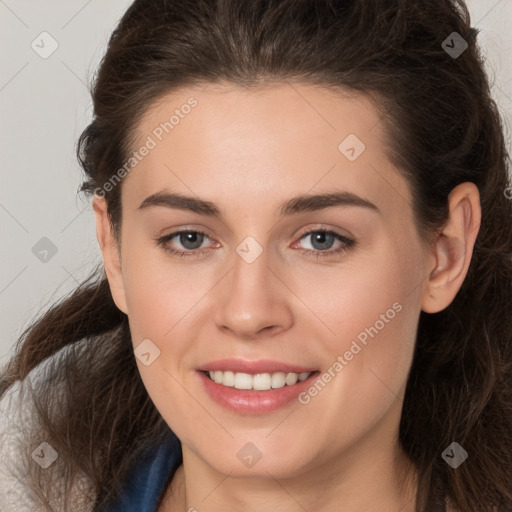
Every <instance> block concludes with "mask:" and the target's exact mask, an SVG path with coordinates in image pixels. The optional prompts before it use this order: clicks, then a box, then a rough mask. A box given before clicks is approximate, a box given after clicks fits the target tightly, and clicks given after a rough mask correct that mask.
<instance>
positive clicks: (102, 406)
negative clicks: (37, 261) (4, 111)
mask: <svg viewBox="0 0 512 512" xmlns="http://www.w3.org/2000/svg"><path fill="white" fill-rule="evenodd" d="M92 95H93V102H94V119H93V121H92V123H91V124H90V125H89V126H88V127H87V128H86V129H85V131H84V132H83V134H82V136H81V138H80V140H79V147H78V156H79V159H80V162H81V164H82V166H83V168H84V171H85V173H86V180H85V182H84V184H83V187H82V190H83V191H85V192H86V193H88V194H90V195H92V196H93V197H92V203H93V207H94V212H95V219H96V226H97V236H98V242H99V245H100V248H101V251H102V256H103V267H102V268H100V269H99V270H98V272H97V274H95V275H94V276H91V278H90V279H89V280H88V281H87V282H85V283H83V284H82V285H81V286H80V287H79V288H78V289H77V290H76V291H75V292H74V293H73V294H71V295H70V296H69V297H68V298H66V299H65V300H63V301H62V302H60V303H59V304H56V305H55V306H53V307H52V309H50V310H49V311H48V312H46V313H45V314H44V315H43V316H42V317H41V318H39V319H37V320H36V321H35V322H34V323H33V325H32V326H30V327H29V328H28V329H27V331H26V332H25V333H24V334H23V336H22V337H21V339H20V342H19V346H18V350H17V353H16V355H15V357H14V358H13V359H12V360H11V361H10V363H9V365H8V366H7V367H6V368H5V369H4V371H3V373H2V379H1V385H0V394H1V395H3V396H4V398H3V406H2V410H3V411H4V412H6V413H8V415H9V418H10V421H12V424H10V425H9V427H10V428H9V429H8V428H7V427H6V429H5V431H6V433H5V434H4V452H6V453H7V452H8V449H9V450H10V452H9V453H12V452H16V450H18V452H16V453H18V454H19V459H18V460H17V462H18V466H19V467H20V468H21V469H20V468H18V469H17V470H16V468H14V469H13V470H12V473H15V471H17V475H18V477H19V479H20V480H21V481H22V483H23V484H24V486H25V487H19V486H15V485H14V484H13V487H12V489H10V491H9V492H10V493H11V495H12V493H14V492H18V497H15V498H12V499H11V502H9V503H8V502H7V498H5V505H4V506H3V508H2V510H4V509H8V507H9V506H11V505H10V503H12V502H15V504H16V506H18V507H20V506H21V503H22V502H23V500H25V502H27V503H28V500H29V498H28V496H30V500H31V501H30V505H28V504H27V509H30V510H33V509H34V508H35V507H36V506H37V507H39V509H41V510H95V511H110V512H112V511H120V510H148V511H149V510H152V511H156V510H157V511H158V512H170V511H175V510H188V511H193V510H197V511H203V510H204V511H209V512H213V511H217V510H223V511H224V510H229V511H234V510H244V511H253V512H260V511H267V510H280V511H281V510H282V511H287V512H295V511H300V510H309V511H313V510H314V511H320V512H323V511H334V510H344V511H346V512H355V511H361V510H368V511H384V510H386V511H387V510H389V511H398V510H400V511H402V512H405V511H411V512H413V511H415V512H420V511H428V512H430V511H450V512H455V511H457V512H473V511H478V512H483V511H499V512H501V511H509V510H512V481H511V480H512V478H511V473H512V472H511V471H510V468H511V467H512V437H511V434H510V432H511V428H512V407H511V406H512V393H511V384H512V382H511V364H512V352H511V351H512V343H511V342H512V322H511V318H510V314H509V311H510V306H511V304H512V286H511V285H512V259H511V256H512V209H511V203H510V200H509V199H508V197H507V190H510V188H509V187H510V181H509V179H508V175H507V153H506V149H505V144H504V138H503V133H502V128H501V122H500V116H499V114H498V112H497V109H496V106H495V104H494V102H493V101H492V99H491V97H490V94H489V85H488V82H487V78H486V76H485V73H484V70H483V64H482V59H481V56H480V54H479V50H478V47H477V45H476V41H475V31H474V30H472V29H471V28H470V21H469V15H468V12H467V9H466V7H465V5H464V4H463V2H462V1H459V2H456V1H448V0H438V1H436V2H413V1H400V2H387V3H384V2H380V1H378V2H377V1H368V0H366V1H363V0H359V1H357V0H353V1H339V2H338V1H334V0H331V1H324V2H317V1H306V0H304V1H294V0H284V1H280V2H277V1H251V2H240V1H235V0H223V1H213V0H212V1H201V2H199V1H197V2H190V1H188V2H180V1H169V0H160V1H158V0H152V1H151V2H150V1H148V0H136V1H135V2H134V3H133V4H132V6H131V7H130V8H129V10H128V11H127V13H126V14H125V16H124V17H123V19H122V20H121V21H120V23H119V25H118V27H117V28H116V29H115V31H114V33H113V35H112V38H111V40H110V43H109V46H108V49H107V52H106V55H105V57H104V59H103V61H102V63H101V66H100V69H99V73H98V76H97V78H96V81H95V84H94V88H93V93H92ZM50 356H51V357H50ZM7 399H9V400H10V401H9V402H7ZM27 403H28V404H31V405H30V407H31V408H29V407H28V405H26V404H27ZM16 404H25V405H24V407H27V409H26V411H25V412H23V410H22V409H21V407H20V408H16V407H15V406H16ZM15 410H20V414H25V416H20V419H18V416H15V415H14V412H13V411H15ZM7 432H14V433H15V434H12V437H8V435H11V434H8V433H7ZM16 443H20V444H19V445H17V444H16ZM5 495H6V496H7V495H8V493H6V494H5ZM25 502H24V503H25ZM30 506H31V507H32V508H30ZM14 509H15V508H13V510H14ZM19 509H20V508H16V509H15V510H19ZM39 509H38V510H39Z"/></svg>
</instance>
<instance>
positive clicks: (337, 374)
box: [109, 84, 432, 478]
mask: <svg viewBox="0 0 512 512" xmlns="http://www.w3.org/2000/svg"><path fill="white" fill-rule="evenodd" d="M191 98H193V99H191ZM186 105H189V107H186ZM172 115H174V118H171V116H172ZM170 119H171V121H169V120H170ZM166 122H167V125H166V124H165V123H166ZM383 134H384V127H383V125H382V122H381V121H380V117H379V115H378V113H377V111H376V110H375V108H374V107H373V105H372V103H370V101H369V100H368V99H366V98H365V97H364V96H361V95H356V94H349V93H341V92H334V91H332V90H331V91H327V90H324V89H321V88H319V87H315V86H312V85H306V84H293V86H292V85H290V84H275V85H272V86H268V87H266V88H264V89H262V90H259V91H255V90H250V91H249V90H243V89H241V88H236V87H228V86H227V85H209V86H208V87H207V88H203V89H201V88H190V89H186V90H182V91H179V92H173V93H172V94H169V95H168V96H166V97H164V98H163V99H162V100H161V101H159V103H158V104H157V105H154V106H152V108H151V109H150V110H148V112H147V114H146V115H145V117H144V118H143V119H142V120H141V122H140V123H139V125H138V129H137V135H138V140H137V143H136V144H135V146H134V148H133V150H134V151H135V150H138V151H139V155H142V154H143V153H144V155H143V156H141V158H140V161H138V163H137V165H136V166H135V167H134V168H133V170H130V172H129V173H128V175H127V177H126V178H125V180H124V182H123V184H122V210H123V213H122V228H121V245H120V254H121V262H120V267H119V274H118V275H117V276H115V275H114V274H113V273H112V272H111V273H110V275H109V278H110V281H111V286H112V290H113V296H114V299H115V301H116V303H117V304H118V306H119V307H120V308H121V309H123V310H124V311H125V312H126V313H127V314H128V317H129V323H130V329H131V333H132V338H133V345H134V349H135V353H136V354H137V355H138V357H137V365H138V367H139V370H140V374H141V376H142V379H143V381H144V384H145V386H146V388H147V391H148V393H149V396H150V397H151V399H152V400H153V402H154V403H155V405H156V407H157V408H158V410H159V411H160V413H161V415H162V416H163V418H164V419H165V421H166V422H167V423H168V425H169V426H170V428H171V429H172V430H173V431H174V432H175V433H176V434H177V436H178V437H179V438H180V439H181V441H182V445H183V448H184V451H185V450H186V451H187V453H188V454H190V456H191V457H192V456H193V457H195V458H196V459H197V460H200V461H202V463H204V464H207V465H209V466H210V467H211V468H214V469H215V470H218V471H221V472H223V473H231V475H232V476H236V475H240V476H243V475H251V476H264V477H268V474H269V473H270V474H272V475H273V476H274V477H276V478H278V477H281V478H284V477H291V476H293V475H297V474H298V473H300V472H306V471H313V470H314V469H315V468H317V467H319V466H321V465H323V464H326V463H334V461H340V460H348V459H350V456H351V454H352V455H353V456H354V457H355V454H356V453H357V454H361V453H365V454H366V455H367V456H370V457H371V456H372V454H373V455H374V456H377V454H378V453H379V450H381V449H382V447H383V446H391V445H392V444H393V443H394V442H395V441H394V439H395V436H396V432H397V429H398V422H399V418H400V413H401V405H402V402H401V399H402V397H403V392H404V390H405V385H406V381H407V377H408V373H409V369H410V366H411V362H412V356H413V349H414V344H415V335H416V329H417V322H418V317H419V313H420V310H421V303H422V297H423V295H424V293H425V290H424V285H423V280H424V278H425V276H426V275H427V274H428V272H429V267H430V266H431V263H432V261H431V260H430V259H429V258H430V257H429V256H428V252H427V251H426V250H425V246H424V244H423V243H422V241H421V239H420V237H419V235H418V233H417V230H416V228H415V223H414V219H413V214H412V209H411V203H412V201H413V200H412V197H411V193H410V190H409V186H408V183H407V182H406V181H405V179H404V178H403V177H401V175H400V174H399V173H398V170H397V169H395V168H394V167H393V166H392V165H391V163H390V162H389V161H388V159H387V156H386V147H385V146H384V142H383V140H384V135H383ZM142 146H146V148H148V150H141V148H142ZM171 194H179V195H181V196H187V197H190V199H189V200H185V199H181V200H180V201H178V200H177V199H176V197H174V198H173V197H172V196H171ZM326 194H330V195H331V196H325V195H326ZM313 196H319V197H316V198H312V197H313ZM322 196H324V197H322ZM294 198H299V199H294ZM308 198H310V199H309V200H308ZM311 198H312V199H311ZM201 202H206V203H205V204H203V203H201ZM184 231H186V232H188V234H187V233H183V232H184ZM173 251H175V252H173ZM208 370H211V371H214V370H215V371H217V373H212V377H213V379H216V380H217V382H214V381H212V380H211V379H210V377H209V376H208V375H207V371H208ZM222 370H223V371H224V372H222ZM256 374H258V376H255V375H256ZM295 380H297V382H296V383H294V382H295ZM233 384H234V385H235V386H233ZM283 384H284V386H283ZM272 386H275V387H274V388H272ZM251 387H252V388H257V389H239V388H251ZM297 447H301V449H297ZM342 455H346V457H342ZM259 457H261V458H260V460H257V459H258V458H259ZM254 461H256V462H254Z"/></svg>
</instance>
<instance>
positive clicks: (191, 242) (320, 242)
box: [155, 229, 356, 258]
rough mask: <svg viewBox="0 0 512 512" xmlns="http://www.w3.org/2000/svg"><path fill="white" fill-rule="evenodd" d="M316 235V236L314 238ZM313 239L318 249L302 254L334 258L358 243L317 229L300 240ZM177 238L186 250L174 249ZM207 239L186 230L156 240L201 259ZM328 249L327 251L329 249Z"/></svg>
mask: <svg viewBox="0 0 512 512" xmlns="http://www.w3.org/2000/svg"><path fill="white" fill-rule="evenodd" d="M313 235H314V236H313ZM307 237H312V242H313V244H316V245H317V247H319V248H318V249H302V253H303V254H306V255H314V256H315V257H317V258H321V257H327V256H333V255H334V254H341V253H343V252H345V251H347V250H348V249H350V248H351V247H353V246H354V245H355V244H356V242H355V240H352V239H351V238H347V237H345V236H343V235H340V234H338V233H336V232H335V231H330V230H325V229H315V230H311V231H308V232H307V233H304V234H303V235H302V236H301V237H300V239H299V240H303V239H304V238H307ZM174 238H177V240H178V242H179V243H180V244H181V245H182V246H183V247H184V248H185V250H180V249H176V248H174V247H172V246H171V245H170V242H171V241H172V240H173V239H174ZM205 238H210V237H209V236H208V235H207V234H206V233H203V232H201V231H193V230H184V231H176V232H174V233H171V234H169V235H165V236H162V237H160V238H157V239H155V242H156V244H157V246H160V247H162V248H163V250H164V251H166V252H168V253H170V254H173V255H175V256H180V257H184V256H196V257H200V256H202V255H203V254H204V253H206V252H207V251H208V248H201V245H202V243H203V242H204V239H205ZM336 240H338V241H339V242H340V246H339V247H338V248H336V249H330V250H324V249H326V247H325V246H329V247H330V246H332V244H333V242H335V241H336ZM329 247H327V249H329Z"/></svg>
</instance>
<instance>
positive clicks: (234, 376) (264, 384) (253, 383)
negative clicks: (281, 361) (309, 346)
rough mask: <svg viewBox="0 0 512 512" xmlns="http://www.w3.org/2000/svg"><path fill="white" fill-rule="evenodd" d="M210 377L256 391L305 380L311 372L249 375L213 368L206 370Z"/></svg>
mask: <svg viewBox="0 0 512 512" xmlns="http://www.w3.org/2000/svg"><path fill="white" fill-rule="evenodd" d="M208 374H209V375H210V378H211V379H212V380H213V381H215V382H216V383H217V384H222V385H223V386H229V387H235V388H236V389H255V390H257V391H268V390H270V389H279V388H282V387H284V386H293V385H294V384H296V383H297V381H299V382H302V381H303V380H306V379H307V378H308V377H309V376H310V375H311V372H303V373H293V372H289V373H284V372H276V373H256V374H255V375H251V374H249V373H241V372H237V373H234V372H229V371H226V372H222V371H220V370H215V371H211V372H208Z"/></svg>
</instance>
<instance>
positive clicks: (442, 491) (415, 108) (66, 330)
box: [0, 0, 512, 512]
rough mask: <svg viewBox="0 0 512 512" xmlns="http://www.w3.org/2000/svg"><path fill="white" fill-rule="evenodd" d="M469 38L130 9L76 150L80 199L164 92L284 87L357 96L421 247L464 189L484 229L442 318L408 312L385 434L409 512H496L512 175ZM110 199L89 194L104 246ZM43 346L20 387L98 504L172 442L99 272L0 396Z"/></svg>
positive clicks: (362, 17) (330, 21) (504, 401)
mask: <svg viewBox="0 0 512 512" xmlns="http://www.w3.org/2000/svg"><path fill="white" fill-rule="evenodd" d="M453 32H457V33H458V34H459V35H460V36H461V37H462V38H463V39H464V40H465V41H466V42H467V43H468V47H467V49H466V50H465V51H464V52H463V53H462V54H461V55H459V56H458V57H457V58H454V57H452V56H451V55H449V54H448V53H447V52H446V51H445V50H444V49H443V46H442V43H443V41H444V40H445V39H446V38H447V37H448V36H449V35H451V34H452V33H453ZM476 35H477V30H476V29H473V28H471V25H470V17H469V12H468V10H467V7H466V6H465V4H464V2H463V1H462V0H459V1H456V0H452V1H450V0H436V1H433V0H429V1H422V2H417V1H413V0H396V1H394V2H388V1H382V0H247V1H240V0H194V1H192V0H136V1H135V2H134V3H133V4H132V5H131V6H130V7H129V9H128V10H127V12H126V13H125V14H124V16H123V17H122V19H121V20H120V21H119V23H118V25H117V27H116V28H115V30H114V32H113V33H112V35H111V37H110V40H109V43H108V47H107V51H106V53H105V55H104V57H103V59H102V62H101V64H100V67H99V70H98V72H97V75H96V76H95V77H94V83H93V86H92V92H91V94H92V99H93V106H94V115H93V119H92V122H91V123H90V124H89V125H88V126H87V127H86V128H85V130H84V131H83V133H82V134H81V136H80V138H79V140H78V144H77V156H78V159H79V162H80V164H81V166H82V168H83V170H84V172H85V175H86V176H85V180H84V182H83V183H82V185H81V187H80V190H79V191H80V192H84V193H85V194H86V195H88V196H90V195H92V194H93V193H94V191H95V190H97V189H98V188H102V187H103V186H104V185H105V184H106V183H107V182H108V181H109V179H111V178H112V176H113V175H114V172H115V170H116V169H120V168H122V166H123V164H124V163H125V162H126V161H127V159H128V158H129V157H130V155H131V152H133V150H134V148H133V144H134V141H135V137H136V129H137V127H138V123H139V122H140V120H141V119H142V116H143V115H144V114H145V113H146V112H147V111H148V109H149V108H151V106H152V105H154V104H155V103H156V102H157V101H159V100H161V99H162V98H163V97H164V96H165V95H167V94H169V93H171V92H172V91H176V90H178V89H183V88H186V87H188V86H197V85H201V84H211V83H224V84H230V85H233V86H237V87H246V88H250V87H253V88H255V87H264V86H266V85H271V84H273V83H277V82H284V81H292V82H301V83H306V84H313V85H316V86H318V87H326V88H329V89H332V90H340V91H342V90H344V91H353V92H355V93H359V94H363V95H365V96H366V97H368V98H370V99H371V100H372V102H373V104H374V105H375V108H376V109H377V111H378V112H379V115H381V117H382V123H383V127H384V132H385V134H386V140H387V150H388V153H389V159H390V161H391V162H392V163H393V164H394V165H395V166H396V167H397V168H398V169H399V172H400V173H402V174H403V176H404V177H405V178H406V179H407V182H408V184H409V186H410V189H411V191H412V197H413V199H414V201H413V213H414V219H415V222H416V223H417V226H418V229H419V232H420V233H421V235H422V236H423V237H425V239H426V238H427V237H428V236H434V235H437V234H439V233H440V230H441V229H442V227H443V225H444V224H445V223H446V221H447V219H448V195H449V193H450V191H451V190H452V189H453V188H454V187H455V186H457V185H458V184H460V183H463V182H472V183H474V184H475V185H476V186H477V187H478V191H479V193H480V203H481V208H482V220H481V225H480V230H479V233H478V236H477V239H476V243H475V246H474V251H473V256H472V260H471V264H470V267H469V270H468V273H467V276H466V278H465V280H464V282H463V284H462V286H461V288H460V290H459V292H458V294H457V295H456V297H455V298H454V300H453V301H452V303H451V304H450V305H449V306H448V307H446V308H445V309H444V310H442V311H440V312H438V313H435V314H427V313H425V312H423V311H421V312H420V317H419V324H418V331H417V340H416V347H415V352H414V358H413V362H412V367H411V370H410V373H409V376H408V381H407V387H406V392H405V397H404V403H403V411H402V416H401V420H400V426H399V432H398V436H397V438H398V442H399V443H400V445H401V447H402V449H403V450H404V452H405V453H406V454H407V456H408V458H409V459H410V460H411V461H412V463H413V464H414V466H415V467H416V469H417V471H418V477H419V479H418V486H417V498H416V511H417V512H423V511H428V510H431V509H433V508H434V507H435V506H436V505H437V504H442V503H443V500H444V498H447V499H448V500H449V501H450V502H451V504H452V506H454V507H455V508H456V509H457V510H459V511H461V512H476V511H478V512H486V511H494V512H496V511H497V512H504V511H505V510H507V511H508V510H510V509H512V472H511V471H510V468H511V467H512V435H511V432H512V368H511V367H512V315H511V314H510V306H511V305H512V202H511V201H510V200H509V199H508V198H507V194H506V190H510V189H509V187H510V186H511V181H510V176H509V174H508V161H509V158H508V153H507V150H506V147H505V141H504V134H503V131H504V126H503V121H502V119H501V118H500V114H499V111H498V109H497V106H496V104H495V102H494V101H493V99H492V98H491V93H490V85H489V80H488V77H487V75H486V73H485V71H484V59H483V57H482V54H481V52H480V49H479V47H478V45H477V42H476ZM121 188H122V182H121V183H120V184H119V185H118V186H114V187H105V189H103V190H104V191H105V192H104V197H105V199H106V201H107V206H108V215H109V219H110V224H111V226H112V228H113V230H114V233H115V235H116V239H117V240H119V239H120V232H121V231H120V227H121V216H122V215H121V213H122V211H121V200H120V197H121ZM64 348H66V350H61V349H64ZM58 352H59V354H60V357H59V358H58V359H57V360H56V362H55V363H52V364H49V365H48V368H47V370H46V373H45V376H44V378H43V379H42V380H41V383H40V384H38V386H37V389H34V390H33V391H32V394H33V399H34V403H35V405H36V411H37V418H38V422H39V424H40V425H41V429H42V431H44V432H46V439H51V441H50V444H51V445H52V446H53V447H54V448H55V450H56V451H57V452H58V453H59V458H60V460H61V462H62V463H63V464H64V468H65V473H64V477H65V479H66V481H67V482H72V481H73V479H74V478H75V477H76V475H78V474H79V473H80V472H82V473H84V474H85V475H87V477H88V478H90V479H91V481H92V482H93V484H94V489H95V509H94V510H101V508H102V507H104V506H105V505H107V504H109V503H111V502H112V500H114V498H115V497H116V496H117V493H118V492H119V489H120V488H121V486H122V483H123V482H124V481H126V478H127V475H128V473H129V470H130V468H132V467H133V466H134V465H135V464H136V462H137V460H139V458H140V456H141V454H142V453H143V451H144V450H146V449H147V448H148V446H149V445H151V444H153V443H158V442H161V441H162V440H163V439H164V437H165V436H167V435H169V432H170V429H169V427H168V425H167V424H166V423H165V421H164V420H163V418H162V416H161V415H160V414H159V412H158V410H157V409H156V407H155V406H154V404H153V402H152V401H151V399H150V398H149V396H148V393H147V391H146V389H145V387H144V385H143V382H142V380H141V378H140V376H139V372H138V369H137V365H136V363H135V359H134V354H133V348H132V342H131V336H130V329H129V325H128V318H127V316H126V315H125V314H124V313H122V312H121V311H120V310H119V309H118V308H117V307H116V305H115V304H114V301H113V298H112V295H111V292H110V288H109V285H108V281H107V279H106V275H105V270H104V268H103V265H99V266H98V268H97V269H96V270H95V272H94V273H93V274H91V276H89V278H88V279H87V280H85V281H84V282H83V283H81V284H80V285H79V286H78V287H77V288H76V289H75V290H74V291H73V292H72V293H70V294H69V295H67V296H66V297H64V298H63V299H60V300H59V301H58V302H57V303H55V304H54V305H52V306H51V307H50V308H49V309H48V310H47V311H45V312H43V313H41V314H40V316H39V317H37V318H36V319H35V320H33V321H32V323H31V324H30V325H29V326H28V327H27V328H26V329H25V331H24V332H23V333H22V335H21V336H20V338H19V339H18V341H17V344H16V348H15V353H14V355H13V357H12V358H11V359H10V361H9V362H8V364H6V365H5V367H4V369H3V371H2V373H1V376H0V396H2V395H4V394H5V392H6V391H7V390H8V389H9V388H10V387H11V386H13V384H14V383H15V382H16V381H20V380H22V379H24V378H25V377H27V375H28V374H29V372H31V370H33V369H34V368H36V367H37V366H38V365H39V364H40V363H42V362H43V361H46V360H48V361H49V359H48V358H50V356H52V355H54V354H57V353H58ZM55 383H60V384H61V385H62V389H63V394H62V396H60V397H57V396H56V395H55V393H53V392H52V390H53V389H54V386H55ZM454 441H456V442H457V443H459V444H460V445H461V446H462V447H463V448H464V449H465V450H466V451H467V452H468V454H469V457H468V459H467V460H466V461H465V462H464V463H463V464H462V465H460V466H459V467H458V468H457V469H452V468H451V467H449V465H448V464H447V463H446V462H445V461H444V460H443V458H442V456H441V454H442V452H443V450H444V449H445V448H447V447H448V446H449V445H450V444H451V443H452V442H454ZM50 469H51V468H50ZM50 469H47V470H44V471H43V470H41V469H40V468H39V467H38V466H37V465H34V464H32V466H31V470H30V478H31V482H32V483H31V485H33V486H34V487H38V486H39V488H40V487H42V486H44V485H49V484H48V482H47V481H46V480H45V479H46V478H49V474H50V473H51V471H50ZM61 477H62V475H61ZM45 482H46V483H45ZM69 485H70V484H69ZM66 492H67V491H66ZM46 496H47V495H46ZM46 499H48V497H46Z"/></svg>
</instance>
